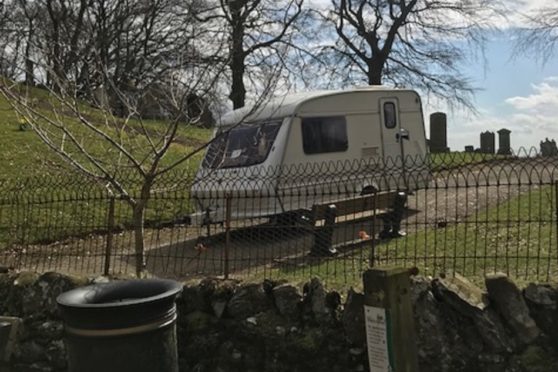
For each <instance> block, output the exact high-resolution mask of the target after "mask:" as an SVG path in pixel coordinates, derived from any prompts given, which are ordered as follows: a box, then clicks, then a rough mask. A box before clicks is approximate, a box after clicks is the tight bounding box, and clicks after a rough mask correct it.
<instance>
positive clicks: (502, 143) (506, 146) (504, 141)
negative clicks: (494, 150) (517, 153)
mask: <svg viewBox="0 0 558 372" xmlns="http://www.w3.org/2000/svg"><path fill="white" fill-rule="evenodd" d="M510 133H511V130H509V129H506V128H502V129H500V130H499V131H498V155H511V153H512V152H511V146H510Z"/></svg>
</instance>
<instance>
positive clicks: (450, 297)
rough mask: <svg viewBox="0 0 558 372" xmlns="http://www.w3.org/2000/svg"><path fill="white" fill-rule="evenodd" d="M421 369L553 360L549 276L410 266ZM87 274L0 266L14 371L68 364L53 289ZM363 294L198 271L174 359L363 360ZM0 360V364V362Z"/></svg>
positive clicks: (230, 371) (298, 365) (0, 302)
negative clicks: (542, 280)
mask: <svg viewBox="0 0 558 372" xmlns="http://www.w3.org/2000/svg"><path fill="white" fill-rule="evenodd" d="M102 280H104V279H102ZM412 280H413V285H412V301H413V304H414V311H415V322H416V331H417V335H418V341H417V342H418V350H419V360H420V366H421V371H452V372H454V371H508V372H515V371H517V372H521V371H539V372H545V371H557V370H558V360H557V359H558V350H557V349H558V342H556V340H558V307H557V304H558V288H557V287H556V286H553V285H546V284H545V285H537V284H531V285H529V286H528V287H526V288H525V289H524V290H520V289H518V288H517V287H516V285H515V284H514V283H513V282H512V281H511V280H509V279H508V278H507V277H506V276H504V275H501V274H496V275H491V276H489V277H487V278H486V289H483V288H478V287H476V286H474V285H473V284H471V283H470V282H468V281H467V280H466V279H464V278H461V277H459V276H456V277H452V278H445V279H444V278H438V279H429V278H423V277H416V278H413V279H412ZM91 282H92V280H90V279H86V278H78V277H70V276H65V275H61V274H56V273H46V274H42V275H38V274H35V273H29V272H22V273H4V274H0V314H2V315H7V316H16V317H21V318H22V319H23V327H22V329H21V332H20V338H19V341H18V343H17V347H16V348H15V351H14V354H13V356H12V360H11V366H10V368H11V369H8V366H0V370H10V371H12V372H13V371H17V372H20V371H21V372H28V371H29V372H31V371H33V372H58V371H60V372H61V371H65V370H66V362H65V348H64V342H63V324H62V322H61V320H60V317H59V314H58V310H57V308H56V302H55V299H56V297H57V296H58V295H59V294H60V293H62V292H64V291H66V290H69V289H71V288H74V287H76V286H80V285H84V284H88V283H91ZM363 303H364V298H363V295H362V294H361V293H359V292H357V291H353V290H350V291H349V292H348V293H345V294H340V293H338V292H336V291H328V290H327V289H326V288H325V287H324V285H323V284H322V283H321V281H320V280H318V279H312V280H310V281H309V282H308V283H306V284H305V285H304V287H303V288H298V287H296V286H293V285H291V284H289V283H284V282H274V281H264V282H263V283H257V284H254V283H250V284H248V283H240V282H237V281H221V280H217V279H204V280H201V281H200V282H198V283H194V284H186V285H185V286H184V292H183V293H182V295H181V297H180V298H179V300H178V303H177V304H178V312H179V316H178V321H177V332H178V350H179V358H180V370H181V371H198V372H205V371H207V372H220V371H222V372H225V371H226V372H236V371H245V372H250V371H254V372H256V371H273V372H279V371H295V372H296V371H367V370H368V366H367V355H366V344H365V333H364V317H363ZM2 368H3V369H2Z"/></svg>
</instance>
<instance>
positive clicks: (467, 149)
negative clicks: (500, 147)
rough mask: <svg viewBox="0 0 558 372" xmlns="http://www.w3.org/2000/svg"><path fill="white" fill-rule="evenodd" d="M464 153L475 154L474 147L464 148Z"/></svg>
mask: <svg viewBox="0 0 558 372" xmlns="http://www.w3.org/2000/svg"><path fill="white" fill-rule="evenodd" d="M465 152H475V146H471V145H469V146H465Z"/></svg>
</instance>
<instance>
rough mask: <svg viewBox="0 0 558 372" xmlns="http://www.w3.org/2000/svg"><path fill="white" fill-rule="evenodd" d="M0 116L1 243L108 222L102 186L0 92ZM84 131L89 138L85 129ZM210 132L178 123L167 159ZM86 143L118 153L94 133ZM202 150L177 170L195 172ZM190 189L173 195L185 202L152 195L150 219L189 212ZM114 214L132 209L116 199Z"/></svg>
mask: <svg viewBox="0 0 558 372" xmlns="http://www.w3.org/2000/svg"><path fill="white" fill-rule="evenodd" d="M31 94H32V95H33V97H34V99H35V100H36V101H38V102H40V103H45V104H44V106H45V107H48V106H49V105H48V103H46V100H48V97H47V95H46V92H45V91H41V90H38V89H33V90H31ZM40 103H39V105H40ZM55 107H56V106H55ZM82 109H83V110H84V111H86V114H87V116H88V117H90V118H91V119H92V120H95V121H98V122H100V123H102V119H103V116H102V114H101V113H100V112H99V111H97V110H95V109H91V108H87V107H85V106H84V107H82ZM47 112H48V111H47ZM0 118H1V119H0V154H1V155H0V159H1V161H0V243H2V242H4V243H18V242H25V241H53V240H58V239H61V238H63V237H65V236H71V235H76V234H78V235H81V234H86V233H89V232H91V231H94V230H96V229H99V228H102V227H104V226H106V220H107V212H108V201H107V199H106V193H105V192H104V191H103V188H102V187H101V186H100V185H97V184H94V183H92V182H91V181H88V180H84V179H80V176H79V175H76V174H75V173H71V172H72V168H71V166H69V165H67V164H66V163H65V162H64V161H63V160H62V159H61V158H60V157H58V156H57V155H56V154H54V153H53V152H51V151H50V149H49V148H48V147H47V146H46V145H45V144H44V143H42V142H41V140H40V138H39V137H38V136H37V135H36V134H35V132H33V131H32V130H21V129H20V124H21V123H20V120H19V118H18V116H17V115H16V113H15V112H14V111H13V110H12V109H11V107H10V105H9V103H8V102H6V100H5V99H4V98H3V97H2V96H0ZM63 120H65V121H66V122H67V123H69V125H73V126H75V128H76V132H77V133H80V130H81V129H80V128H79V123H78V122H77V121H76V120H75V119H74V118H71V117H63ZM144 124H145V126H146V128H147V130H153V131H155V130H156V129H157V128H160V127H161V126H163V125H165V123H164V122H163V121H156V120H149V121H145V122H144ZM131 127H132V132H128V133H125V134H124V135H125V136H126V139H127V140H130V143H132V144H135V146H131V147H130V148H131V149H132V151H133V152H134V154H135V155H137V156H141V155H144V154H145V153H146V150H145V149H146V146H145V145H146V141H145V139H144V138H142V136H140V135H138V134H137V133H133V129H134V128H136V127H138V128H139V125H138V123H134V122H132V123H131ZM83 133H84V138H85V140H87V138H88V137H87V136H86V135H85V133H86V132H83ZM210 135H211V131H210V130H207V129H200V128H195V127H189V126H186V125H184V126H182V127H180V129H179V132H178V135H177V141H176V143H174V144H173V145H172V146H171V148H170V150H169V152H168V154H167V156H166V157H165V159H164V162H166V163H167V164H168V163H171V162H173V161H175V160H177V159H179V158H180V157H181V156H183V155H184V154H187V153H189V152H191V151H192V150H193V149H194V148H195V147H197V146H199V145H200V144H203V143H204V142H205V141H207V140H208V138H209V137H210ZM88 146H89V149H90V150H91V151H92V152H97V153H98V154H100V155H101V156H102V157H104V159H106V161H111V160H112V157H113V156H114V152H112V153H111V151H110V150H109V149H108V148H107V146H105V145H104V144H103V143H102V141H99V140H98V139H96V138H91V140H90V142H88ZM202 155H203V152H201V153H199V154H197V155H195V156H194V157H193V158H192V159H191V160H190V161H188V162H185V163H183V164H182V165H181V166H180V167H179V168H178V169H177V171H178V172H179V173H181V174H188V173H191V171H192V170H194V169H197V166H198V163H199V161H200V159H201V157H202ZM179 181H180V180H173V181H172V182H173V183H178V182H179ZM24 185H25V186H24ZM8 190H12V191H8ZM13 190H17V192H15V193H14V192H13ZM187 192H188V190H187V188H181V187H180V186H179V187H178V188H177V190H176V191H174V194H173V196H174V198H175V199H179V200H180V199H183V201H182V202H176V201H173V200H170V199H168V198H162V197H159V198H156V199H154V200H153V202H152V203H151V205H150V209H149V210H148V212H147V219H151V220H160V219H163V220H164V219H166V220H172V219H174V218H177V217H179V216H181V215H183V214H185V213H186V212H187V211H188V209H189V206H188V205H187V201H184V200H185V199H186V198H187ZM16 198H19V200H15V199H16ZM30 200H32V201H33V204H32V206H31V207H30V206H29V204H28V203H27V201H30ZM70 201H71V202H70ZM115 214H116V224H117V225H123V224H126V221H128V220H129V217H130V214H131V211H130V208H128V206H127V205H126V204H124V203H123V202H117V203H116V212H115ZM0 249H1V245H0Z"/></svg>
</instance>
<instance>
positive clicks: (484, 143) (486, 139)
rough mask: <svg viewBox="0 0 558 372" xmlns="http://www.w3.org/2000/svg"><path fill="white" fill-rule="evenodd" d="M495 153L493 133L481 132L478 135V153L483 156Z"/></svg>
mask: <svg viewBox="0 0 558 372" xmlns="http://www.w3.org/2000/svg"><path fill="white" fill-rule="evenodd" d="M495 151H496V136H495V135H494V132H489V131H486V132H482V133H481V134H480V152H481V153H483V154H494V153H495Z"/></svg>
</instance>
